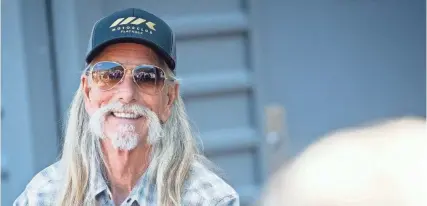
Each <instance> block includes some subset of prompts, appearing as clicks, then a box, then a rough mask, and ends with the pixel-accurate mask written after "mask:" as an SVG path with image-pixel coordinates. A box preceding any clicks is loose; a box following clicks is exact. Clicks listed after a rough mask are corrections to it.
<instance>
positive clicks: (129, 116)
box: [110, 112, 142, 119]
mask: <svg viewBox="0 0 427 206" xmlns="http://www.w3.org/2000/svg"><path fill="white" fill-rule="evenodd" d="M110 114H111V115H113V116H114V117H117V118H122V119H138V118H141V117H142V115H140V114H135V113H129V112H111V113H110Z"/></svg>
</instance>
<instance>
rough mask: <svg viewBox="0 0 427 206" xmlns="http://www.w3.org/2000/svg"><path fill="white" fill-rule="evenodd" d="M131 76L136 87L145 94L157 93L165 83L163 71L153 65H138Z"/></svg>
mask: <svg viewBox="0 0 427 206" xmlns="http://www.w3.org/2000/svg"><path fill="white" fill-rule="evenodd" d="M133 78H134V81H135V83H136V84H137V85H138V87H139V88H140V89H141V90H142V91H143V92H144V93H147V94H157V93H159V92H160V90H162V88H163V85H164V83H165V73H164V72H163V70H162V69H160V68H158V67H156V66H153V65H140V66H137V67H136V68H135V69H134V70H133Z"/></svg>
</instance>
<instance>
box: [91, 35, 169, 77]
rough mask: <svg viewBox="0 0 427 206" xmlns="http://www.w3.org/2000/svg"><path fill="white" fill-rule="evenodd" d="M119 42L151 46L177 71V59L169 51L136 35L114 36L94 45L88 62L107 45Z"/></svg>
mask: <svg viewBox="0 0 427 206" xmlns="http://www.w3.org/2000/svg"><path fill="white" fill-rule="evenodd" d="M117 43H137V44H142V45H145V46H147V47H150V48H151V49H153V50H154V51H155V52H156V53H157V54H158V55H160V56H161V57H162V58H164V60H165V61H166V63H167V64H168V66H169V68H170V69H171V70H172V71H173V72H175V61H174V60H173V59H172V57H170V56H169V54H168V53H166V52H165V51H164V50H163V49H161V48H160V47H159V46H158V45H156V44H155V43H153V42H151V41H148V40H145V39H141V38H136V37H118V38H112V39H109V40H108V41H105V42H103V43H101V44H99V45H98V46H96V47H94V48H93V49H92V50H91V51H90V52H89V53H88V54H87V56H86V63H88V64H89V63H90V62H91V61H92V60H93V59H94V58H95V57H96V56H97V55H98V54H99V53H100V52H101V51H102V50H104V49H105V48H106V47H107V46H110V45H112V44H117Z"/></svg>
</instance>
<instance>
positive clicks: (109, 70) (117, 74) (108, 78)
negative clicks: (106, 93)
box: [91, 62, 125, 90]
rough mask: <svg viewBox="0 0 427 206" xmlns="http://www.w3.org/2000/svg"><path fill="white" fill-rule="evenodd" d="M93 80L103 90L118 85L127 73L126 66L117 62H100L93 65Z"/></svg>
mask: <svg viewBox="0 0 427 206" xmlns="http://www.w3.org/2000/svg"><path fill="white" fill-rule="evenodd" d="M91 74H92V81H93V82H94V83H95V84H96V85H97V86H98V87H99V88H100V89H103V90H108V89H111V88H113V87H114V86H116V85H117V84H118V83H119V82H120V81H121V80H122V79H123V76H124V75H125V70H124V68H123V67H122V66H121V65H120V64H118V63H115V62H98V63H96V64H95V65H93V67H92V70H91Z"/></svg>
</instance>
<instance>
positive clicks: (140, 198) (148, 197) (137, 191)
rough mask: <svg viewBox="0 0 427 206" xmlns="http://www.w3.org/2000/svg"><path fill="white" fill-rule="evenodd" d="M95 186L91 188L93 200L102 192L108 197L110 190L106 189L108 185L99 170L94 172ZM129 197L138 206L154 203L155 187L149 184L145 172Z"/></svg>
mask: <svg viewBox="0 0 427 206" xmlns="http://www.w3.org/2000/svg"><path fill="white" fill-rule="evenodd" d="M94 178H95V182H94V183H95V184H94V186H93V190H92V191H94V193H93V198H96V196H98V195H100V194H102V193H103V192H105V193H106V195H110V194H109V193H110V189H109V188H108V184H107V181H106V179H105V178H104V175H103V173H102V172H101V170H100V169H98V170H97V171H96V175H95V177H94ZM129 197H130V198H132V199H133V200H136V201H137V202H138V204H139V205H144V204H143V203H144V202H150V203H151V202H154V200H155V198H156V186H155V184H151V183H150V178H149V175H148V174H147V172H145V173H144V174H143V175H142V176H141V177H140V178H139V179H138V181H137V183H136V184H135V187H134V188H133V189H132V191H131V193H130V194H129Z"/></svg>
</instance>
